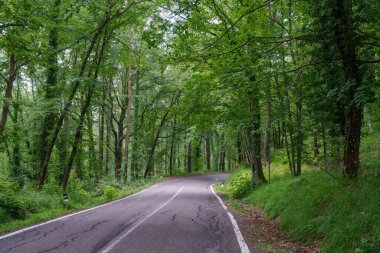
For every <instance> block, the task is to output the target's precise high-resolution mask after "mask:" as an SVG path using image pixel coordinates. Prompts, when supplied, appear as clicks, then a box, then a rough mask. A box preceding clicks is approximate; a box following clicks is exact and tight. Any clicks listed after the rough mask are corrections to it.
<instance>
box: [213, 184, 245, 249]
mask: <svg viewBox="0 0 380 253" xmlns="http://www.w3.org/2000/svg"><path fill="white" fill-rule="evenodd" d="M210 189H211V192H212V193H213V194H214V195H215V197H216V198H217V199H218V201H219V202H220V204H221V205H222V206H223V208H224V210H226V212H227V214H228V217H229V218H230V221H231V223H232V227H233V229H234V232H235V235H236V239H237V241H238V243H239V247H240V251H241V252H242V253H250V251H249V248H248V245H247V243H246V242H245V240H244V237H243V234H242V233H241V231H240V229H239V226H238V224H237V222H236V220H235V218H234V216H233V215H232V214H231V213H230V212H229V211H228V209H227V206H226V205H225V204H224V202H223V200H222V199H221V198H220V197H219V195H218V194H217V193H216V192H215V190H214V187H213V185H210Z"/></svg>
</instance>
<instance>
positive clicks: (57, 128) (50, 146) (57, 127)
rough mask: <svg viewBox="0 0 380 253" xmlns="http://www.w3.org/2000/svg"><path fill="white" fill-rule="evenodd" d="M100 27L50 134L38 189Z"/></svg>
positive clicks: (43, 179) (43, 180)
mask: <svg viewBox="0 0 380 253" xmlns="http://www.w3.org/2000/svg"><path fill="white" fill-rule="evenodd" d="M104 25H105V24H104ZM101 28H103V27H101ZM101 28H98V29H97V31H96V32H95V34H94V36H93V37H92V39H91V43H90V46H89V48H88V50H87V53H86V55H85V57H84V59H83V62H82V66H81V69H80V71H79V74H78V78H77V79H76V81H75V82H74V86H73V88H72V90H71V93H70V95H69V98H68V100H67V101H66V102H65V104H64V107H63V110H62V112H61V115H60V116H59V118H58V120H57V122H56V124H55V130H54V133H53V134H52V137H51V140H50V142H49V144H48V145H47V148H46V153H45V158H44V162H43V164H42V166H41V170H40V176H39V180H38V185H37V188H38V189H41V187H42V185H43V184H44V183H45V178H46V172H47V168H48V166H49V161H50V157H51V153H52V152H53V148H54V145H55V142H56V140H57V137H58V134H59V132H60V130H61V127H62V124H63V121H64V119H65V117H66V115H67V113H68V112H69V109H70V107H71V104H72V101H73V99H74V96H75V94H76V92H77V89H78V87H79V84H80V79H81V78H82V77H83V75H84V72H85V69H86V66H87V62H88V60H89V58H90V55H91V53H92V50H93V48H94V47H95V44H96V41H97V40H98V38H99V35H100V33H101V31H102V29H101Z"/></svg>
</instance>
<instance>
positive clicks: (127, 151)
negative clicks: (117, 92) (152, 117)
mask: <svg viewBox="0 0 380 253" xmlns="http://www.w3.org/2000/svg"><path fill="white" fill-rule="evenodd" d="M128 33H129V36H128V37H129V51H130V50H131V48H132V29H131V28H129V31H128ZM128 57H129V63H128V105H127V129H126V131H125V155H124V160H125V167H124V173H125V175H124V177H125V181H126V182H127V180H128V162H129V140H130V135H131V110H132V57H131V52H129V53H128Z"/></svg>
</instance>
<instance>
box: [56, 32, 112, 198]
mask: <svg viewBox="0 0 380 253" xmlns="http://www.w3.org/2000/svg"><path fill="white" fill-rule="evenodd" d="M99 43H100V41H99ZM105 44H106V39H105V38H103V42H102V45H101V47H100V49H99V44H98V47H97V49H96V56H95V57H96V58H95V59H96V60H95V62H94V63H95V72H94V79H93V80H92V83H91V85H90V86H89V88H88V93H87V97H86V100H85V102H84V104H83V105H82V108H81V112H80V116H79V124H78V126H77V128H76V131H75V137H74V143H73V147H72V150H71V154H70V158H69V161H68V165H67V167H66V170H65V174H64V176H63V181H62V190H63V191H66V187H67V184H68V181H69V177H70V172H71V169H72V167H73V163H74V160H75V155H76V153H77V151H78V147H79V145H80V141H81V139H82V129H83V126H84V120H85V117H86V114H87V111H88V108H89V107H90V105H91V99H92V95H93V93H94V91H95V87H96V82H97V79H98V74H99V69H100V64H101V62H102V58H103V52H104V47H105ZM91 51H92V50H91ZM90 76H91V72H90V73H89V77H90ZM91 121H92V120H91ZM90 131H91V133H90V134H91V135H92V130H91V129H90ZM57 134H58V133H57ZM90 152H93V153H94V158H95V149H94V150H92V151H90Z"/></svg>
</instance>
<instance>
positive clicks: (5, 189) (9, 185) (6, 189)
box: [0, 181, 19, 194]
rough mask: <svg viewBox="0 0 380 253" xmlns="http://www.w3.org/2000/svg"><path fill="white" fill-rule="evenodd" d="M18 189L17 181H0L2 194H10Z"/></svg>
mask: <svg viewBox="0 0 380 253" xmlns="http://www.w3.org/2000/svg"><path fill="white" fill-rule="evenodd" d="M18 189H19V184H18V183H17V182H9V181H0V192H1V193H2V194H11V193H14V192H16V191H17V190H18Z"/></svg>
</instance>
